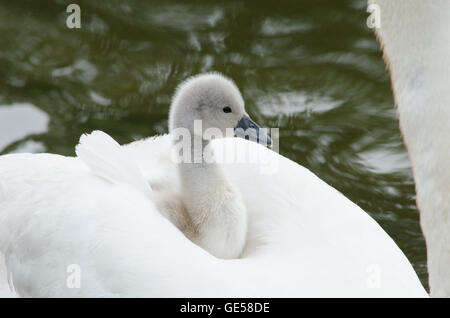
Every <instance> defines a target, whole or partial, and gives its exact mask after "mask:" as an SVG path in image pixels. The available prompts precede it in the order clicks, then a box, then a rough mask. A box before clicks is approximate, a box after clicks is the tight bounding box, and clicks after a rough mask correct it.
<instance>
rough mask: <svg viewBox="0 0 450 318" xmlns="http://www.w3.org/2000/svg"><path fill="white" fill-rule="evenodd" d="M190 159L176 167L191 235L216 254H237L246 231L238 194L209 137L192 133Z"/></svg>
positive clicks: (244, 210) (234, 255)
mask: <svg viewBox="0 0 450 318" xmlns="http://www.w3.org/2000/svg"><path fill="white" fill-rule="evenodd" d="M194 145H197V146H200V145H201V147H198V148H196V147H194ZM199 148H201V149H199ZM191 159H192V162H181V163H179V164H178V169H179V173H180V179H181V188H182V196H183V201H184V203H185V205H186V207H187V210H188V213H189V215H190V217H191V220H192V223H193V225H194V227H195V229H194V237H193V238H192V239H193V241H194V242H195V243H197V244H198V245H199V246H201V247H203V248H204V249H205V250H207V251H208V252H210V253H211V254H213V255H215V256H216V257H220V258H237V257H239V255H240V254H241V252H242V249H243V247H244V244H245V239H246V234H247V211H246V208H245V206H244V204H243V201H242V199H241V195H240V193H239V192H238V191H237V189H236V188H235V187H234V186H233V185H232V184H231V183H230V182H229V181H228V179H227V177H226V176H225V174H224V172H223V170H222V168H221V167H220V165H219V164H218V163H217V162H215V158H214V153H213V151H212V149H211V147H210V144H209V141H206V140H203V139H202V138H201V137H197V136H195V135H194V136H193V137H192V140H191Z"/></svg>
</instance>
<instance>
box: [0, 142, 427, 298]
mask: <svg viewBox="0 0 450 318" xmlns="http://www.w3.org/2000/svg"><path fill="white" fill-rule="evenodd" d="M213 145H214V149H215V152H216V153H217V154H218V156H220V154H221V153H223V152H224V153H227V154H230V153H237V152H238V151H239V152H249V151H250V152H258V153H260V154H261V156H262V157H263V158H262V161H263V162H268V161H277V164H278V170H277V171H276V173H273V174H262V173H261V166H260V165H258V164H254V163H253V164H250V163H234V164H223V165H222V166H223V169H224V171H225V173H226V175H227V177H228V178H229V180H230V181H231V182H232V183H233V184H234V185H235V186H236V187H237V188H238V189H239V190H240V191H241V193H242V194H243V199H244V201H245V204H246V206H247V208H248V214H249V233H248V245H247V247H246V249H245V251H244V255H243V257H242V258H241V259H235V260H220V259H217V258H215V257H213V256H211V255H210V254H208V253H207V252H205V251H204V250H202V249H201V248H199V247H198V246H196V245H195V244H193V243H192V242H190V241H189V240H188V239H186V238H185V237H184V236H183V234H182V233H181V232H180V231H179V230H178V229H177V228H176V227H175V226H174V225H173V224H172V223H170V222H169V221H168V220H167V219H166V218H164V217H163V216H162V215H161V214H160V213H159V212H158V209H157V208H156V206H155V205H154V204H153V202H152V201H151V200H150V199H149V198H148V197H147V196H145V195H143V194H142V193H141V191H138V190H137V189H136V187H135V186H134V185H130V184H129V183H127V182H126V181H125V180H118V182H113V183H111V182H108V181H105V180H104V179H103V178H99V177H98V176H96V175H95V174H93V173H92V172H91V171H90V169H89V168H88V167H87V166H86V165H85V164H83V163H82V162H81V161H80V160H79V159H77V158H69V157H62V156H57V155H48V154H17V155H6V156H2V157H0V179H1V180H3V184H4V186H5V191H6V195H5V196H4V197H3V199H2V201H0V211H1V213H0V249H1V252H2V253H4V255H5V257H6V261H7V265H8V268H9V270H10V271H11V272H12V275H13V279H14V285H15V288H16V290H17V292H18V293H19V294H20V295H22V296H160V297H164V296H172V297H174V296H180V297H196V296H203V297H213V296H264V297H268V296H308V297H310V296H358V297H361V296H426V292H425V290H424V289H423V287H422V285H421V283H420V281H419V280H418V278H417V275H416V274H415V272H414V270H413V268H412V266H411V264H410V263H409V262H408V260H407V259H406V257H405V256H404V254H403V253H402V252H401V250H400V249H399V248H398V247H397V246H396V244H395V243H394V242H393V241H392V239H391V238H390V237H389V236H388V235H387V234H386V233H385V232H384V231H383V230H382V228H381V227H380V226H379V225H378V224H377V223H376V222H375V221H374V220H373V219H372V218H371V217H370V216H369V215H367V214H366V213H365V212H364V211H362V210H361V209H360V208H359V207H358V206H356V205H355V204H354V203H352V202H351V201H349V200H348V199H347V198H345V197H344V196H343V195H342V194H340V193H339V192H338V191H336V190H335V189H333V188H332V187H330V186H329V185H327V184H326V183H324V182H323V181H321V180H320V179H319V178H318V177H316V176H315V175H314V174H313V173H311V172H310V171H309V170H307V169H305V168H303V167H301V166H299V165H298V164H296V163H294V162H292V161H290V160H288V159H286V158H284V157H282V156H280V155H278V154H276V153H274V152H272V151H270V150H268V149H265V148H263V147H261V146H260V145H257V144H255V143H252V142H248V141H245V140H238V139H223V140H216V141H214V143H213ZM169 148H170V138H169V137H168V136H162V137H158V138H152V139H147V140H144V141H140V142H137V143H133V144H131V145H128V146H125V147H123V150H125V151H126V152H127V154H128V155H129V156H130V157H131V158H133V161H134V162H136V163H137V164H138V165H139V166H140V170H141V171H142V173H143V175H144V178H145V179H146V180H148V181H149V182H150V183H153V182H158V183H163V184H165V185H166V186H169V187H170V186H171V184H173V185H174V187H173V189H174V191H175V192H176V191H177V190H176V189H177V187H178V186H177V183H178V180H177V175H176V173H173V172H172V171H175V165H174V164H173V163H172V162H171V161H170V159H169V158H170V154H169V153H168V152H166V150H168V149H169ZM161 152H162V153H161ZM227 157H228V155H227ZM164 158H167V160H166V159H164ZM163 171H165V172H167V174H166V175H165V174H164V173H163ZM70 264H78V265H80V267H81V270H82V276H81V277H82V286H81V288H80V289H69V288H67V286H66V279H67V275H68V274H67V273H66V269H67V266H68V265H70ZM374 275H375V276H374ZM374 278H375V284H374V283H373V279H374Z"/></svg>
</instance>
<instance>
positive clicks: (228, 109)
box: [223, 106, 231, 113]
mask: <svg viewBox="0 0 450 318" xmlns="http://www.w3.org/2000/svg"><path fill="white" fill-rule="evenodd" d="M223 112H224V113H231V108H230V107H228V106H227V107H224V108H223Z"/></svg>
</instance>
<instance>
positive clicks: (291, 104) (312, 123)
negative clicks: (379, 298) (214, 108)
mask: <svg viewBox="0 0 450 318" xmlns="http://www.w3.org/2000/svg"><path fill="white" fill-rule="evenodd" d="M71 2H74V1H58V0H55V1H21V0H14V1H11V0H0V105H1V106H0V125H1V126H3V127H0V154H4V153H9V152H18V151H34V152H53V153H59V154H64V155H73V154H74V145H75V144H76V142H77V140H78V138H79V136H80V135H81V134H82V133H83V132H89V131H91V130H93V129H101V130H104V131H106V132H108V133H109V134H111V135H112V136H113V137H114V138H116V139H117V140H118V141H119V142H122V143H125V142H130V141H132V140H135V139H138V138H142V137H145V136H151V135H154V134H160V133H164V132H167V111H168V107H169V103H170V98H171V95H172V93H173V91H174V89H175V87H176V85H177V84H178V83H179V82H181V81H182V80H183V79H185V78H186V77H188V76H189V75H192V74H196V73H199V72H204V71H209V70H216V71H220V72H223V73H224V74H226V75H228V76H230V77H231V78H233V79H234V80H235V81H236V83H237V84H238V86H239V87H240V88H241V90H242V93H243V95H244V98H245V100H246V107H247V110H248V111H249V113H250V114H251V115H252V117H254V118H255V120H257V121H258V122H259V123H261V124H262V125H263V126H266V127H280V135H281V136H280V152H281V154H282V155H284V156H287V157H289V158H291V159H293V160H295V161H296V162H298V163H300V164H302V165H304V166H306V167H308V168H309V169H311V170H312V171H313V172H315V173H316V174H317V175H319V176H320V177H321V178H322V179H323V180H325V181H326V182H328V183H329V184H331V185H332V186H334V187H335V188H337V189H338V190H340V191H341V192H342V193H344V194H345V195H346V196H347V197H349V198H350V199H351V200H353V201H355V202H356V203H358V204H359V205H360V206H361V207H362V208H363V209H364V210H365V211H367V212H368V213H370V215H372V216H373V217H374V218H375V219H376V220H377V221H378V222H379V223H380V224H381V225H382V226H383V228H384V229H385V230H386V231H387V232H388V233H389V234H390V235H391V236H392V237H393V238H394V240H395V241H396V242H397V244H398V245H399V246H400V248H401V249H402V250H403V251H404V252H405V253H406V255H407V256H408V258H409V260H410V261H411V262H412V263H413V264H414V267H415V269H416V271H417V272H418V274H419V276H420V278H421V280H422V282H423V283H424V285H427V272H426V251H425V245H424V240H423V237H422V234H421V231H420V227H419V218H418V211H417V208H416V206H415V194H414V183H413V179H412V175H411V170H410V166H409V162H408V159H407V155H406V151H405V148H404V146H403V144H402V139H401V136H400V132H399V128H398V122H397V120H396V116H395V109H394V105H393V97H392V93H391V90H390V84H389V77H388V74H387V72H386V71H385V65H384V63H383V61H382V58H381V54H380V51H379V47H378V44H377V42H376V40H375V37H374V35H373V33H372V31H371V30H369V29H368V28H367V27H366V18H367V13H366V12H365V0H354V1H353V0H347V1H344V0H340V1H336V0H327V1H324V0H323V1H322V0H315V1H300V0H297V1H282V0H278V1H272V2H269V1H262V0H257V1H246V2H244V1H206V0H205V1H137V0H131V1H120V0H115V1H81V0H77V1H76V3H78V4H79V5H80V7H81V23H82V27H81V29H68V28H67V27H66V21H65V20H66V17H67V15H68V14H67V13H66V6H67V4H69V3H71ZM18 103H29V104H32V105H34V106H35V107H37V108H39V109H40V110H42V111H43V112H45V113H46V114H47V115H48V116H47V115H45V114H44V113H41V112H39V111H37V110H36V109H35V108H33V106H31V105H29V106H28V107H25V108H23V107H22V108H21V106H18ZM5 110H7V111H9V112H8V115H6V113H5ZM36 112H38V114H36ZM2 114H3V115H2ZM1 116H3V122H2V118H1ZM7 116H8V117H7ZM47 117H48V118H47ZM47 120H48V123H47ZM13 130H14V131H16V132H15V133H14V134H13V133H12V131H13Z"/></svg>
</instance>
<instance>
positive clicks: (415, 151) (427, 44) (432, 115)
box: [369, 0, 450, 297]
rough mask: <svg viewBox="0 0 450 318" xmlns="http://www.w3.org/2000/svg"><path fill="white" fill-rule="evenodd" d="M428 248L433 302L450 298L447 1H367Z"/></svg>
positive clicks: (449, 15) (449, 11) (449, 5)
mask: <svg viewBox="0 0 450 318" xmlns="http://www.w3.org/2000/svg"><path fill="white" fill-rule="evenodd" d="M369 3H376V4H378V5H379V8H380V17H381V25H380V28H379V29H377V30H376V32H377V35H378V38H379V40H380V42H381V45H382V46H383V52H384V57H385V60H386V63H387V65H388V66H389V69H390V72H391V80H392V86H393V90H394V96H395V101H396V104H397V107H398V115H399V119H400V128H401V131H402V133H403V137H404V140H405V143H406V145H407V148H408V153H409V157H410V160H411V163H412V167H413V174H414V179H415V182H416V190H417V204H418V207H419V210H420V218H421V226H422V230H423V233H424V236H425V239H426V243H427V254H428V271H429V282H430V289H431V295H432V296H447V297H449V296H450V244H449V242H450V216H449V214H450V169H449V167H450V32H449V30H450V1H448V0H433V1H424V0H408V1H406V0H373V1H372V0H371V1H369Z"/></svg>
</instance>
